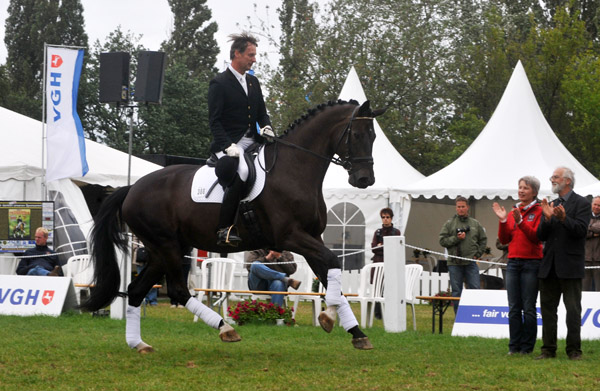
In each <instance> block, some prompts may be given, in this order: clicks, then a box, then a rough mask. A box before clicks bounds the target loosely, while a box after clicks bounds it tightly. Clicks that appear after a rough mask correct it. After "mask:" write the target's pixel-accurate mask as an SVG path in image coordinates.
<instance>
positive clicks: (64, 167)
mask: <svg viewBox="0 0 600 391" xmlns="http://www.w3.org/2000/svg"><path fill="white" fill-rule="evenodd" d="M82 66H83V49H81V50H74V49H65V48H58V47H52V46H48V47H47V53H46V137H47V141H46V150H47V152H48V160H47V166H46V181H47V182H50V181H53V180H57V179H62V178H72V177H82V176H84V175H85V174H86V173H87V172H88V165H87V160H86V157H85V138H84V136H83V127H82V126H81V120H80V119H79V116H78V115H77V91H78V89H79V77H80V76H81V68H82Z"/></svg>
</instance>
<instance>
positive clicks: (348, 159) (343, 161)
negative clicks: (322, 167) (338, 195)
mask: <svg viewBox="0 0 600 391" xmlns="http://www.w3.org/2000/svg"><path fill="white" fill-rule="evenodd" d="M358 109H360V106H356V108H355V109H354V111H353V112H352V117H351V118H350V121H349V122H348V125H346V128H345V129H344V131H343V132H342V134H341V136H340V138H339V140H338V142H337V144H336V147H335V151H334V153H333V154H334V155H335V154H337V151H338V149H339V148H340V145H341V143H342V140H344V138H345V139H346V140H345V145H346V154H345V156H344V158H340V157H335V156H334V157H331V158H329V157H327V156H323V155H319V154H318V153H316V152H313V151H311V150H309V149H306V148H304V147H301V146H299V145H296V144H293V143H290V142H288V141H286V140H282V139H279V138H275V139H274V141H275V142H276V143H280V144H283V145H287V146H288V147H293V148H296V149H299V150H301V151H304V152H306V153H309V154H311V155H313V156H316V157H318V158H320V159H324V160H327V161H328V162H330V163H333V164H336V165H338V166H342V167H344V169H345V170H346V171H348V174H349V175H351V174H352V173H354V172H355V171H356V170H355V169H353V163H367V164H371V165H372V164H373V157H372V156H358V157H356V156H352V138H351V137H350V135H351V133H352V123H353V122H354V121H358V120H369V121H372V120H373V118H374V117H357V116H356V114H357V113H358Z"/></svg>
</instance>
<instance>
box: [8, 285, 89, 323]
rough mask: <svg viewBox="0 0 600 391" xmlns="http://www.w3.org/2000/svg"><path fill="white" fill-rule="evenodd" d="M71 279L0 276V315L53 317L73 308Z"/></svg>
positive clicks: (73, 295)
mask: <svg viewBox="0 0 600 391" xmlns="http://www.w3.org/2000/svg"><path fill="white" fill-rule="evenodd" d="M76 304H77V303H76V298H75V290H74V289H73V283H72V282H71V277H48V276H3V275H0V315H24V316H27V315H52V316H59V315H60V314H61V313H62V311H64V310H67V309H69V308H73V307H75V306H76Z"/></svg>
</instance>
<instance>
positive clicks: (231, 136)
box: [208, 33, 275, 246]
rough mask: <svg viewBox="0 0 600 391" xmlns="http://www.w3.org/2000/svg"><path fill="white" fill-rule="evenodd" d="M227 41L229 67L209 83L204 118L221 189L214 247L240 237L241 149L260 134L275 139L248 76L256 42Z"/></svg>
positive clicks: (248, 38) (259, 92)
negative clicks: (237, 221)
mask: <svg viewBox="0 0 600 391" xmlns="http://www.w3.org/2000/svg"><path fill="white" fill-rule="evenodd" d="M230 38H231V40H232V41H233V43H232V44H231V51H230V58H231V64H229V66H228V67H227V69H226V70H225V71H224V72H222V73H220V74H218V75H217V76H216V77H215V78H214V79H212V80H211V82H210V85H209V89H208V116H209V122H210V130H211V132H212V135H213V141H212V143H211V146H210V151H211V153H214V154H215V155H216V157H217V158H218V159H219V160H218V161H217V165H216V167H215V173H216V175H217V178H218V179H219V184H220V185H221V186H223V188H224V189H225V195H224V197H223V204H222V205H221V211H220V214H219V223H218V227H217V228H218V231H217V244H219V245H228V246H237V245H238V244H239V242H241V238H240V237H239V236H237V235H236V234H234V233H233V232H231V231H232V228H233V223H234V220H235V215H236V213H237V209H238V203H239V201H240V196H241V191H242V188H243V183H244V182H245V181H246V179H247V178H248V167H247V166H246V162H245V161H244V158H243V154H244V150H246V148H248V147H249V146H250V145H252V144H253V143H255V142H262V141H263V139H262V137H260V136H263V137H274V136H275V134H274V133H273V130H272V129H271V120H270V119H269V116H268V115H267V110H266V107H265V101H264V98H263V94H262V90H261V88H260V84H259V83H258V79H257V78H256V77H254V76H252V75H251V74H249V73H247V72H248V71H250V69H251V68H252V65H253V64H254V63H255V62H256V46H257V40H256V38H254V37H253V36H251V35H249V34H245V33H244V34H240V35H231V36H230ZM257 123H258V130H257ZM240 156H241V158H240Z"/></svg>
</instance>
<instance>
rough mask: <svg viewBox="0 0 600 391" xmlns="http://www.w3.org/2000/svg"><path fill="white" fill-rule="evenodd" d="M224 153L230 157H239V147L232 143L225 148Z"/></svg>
mask: <svg viewBox="0 0 600 391" xmlns="http://www.w3.org/2000/svg"><path fill="white" fill-rule="evenodd" d="M225 153H226V154H227V156H230V157H240V155H241V154H242V151H240V147H238V146H237V144H234V143H232V144H231V145H230V146H228V147H227V148H225Z"/></svg>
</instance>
